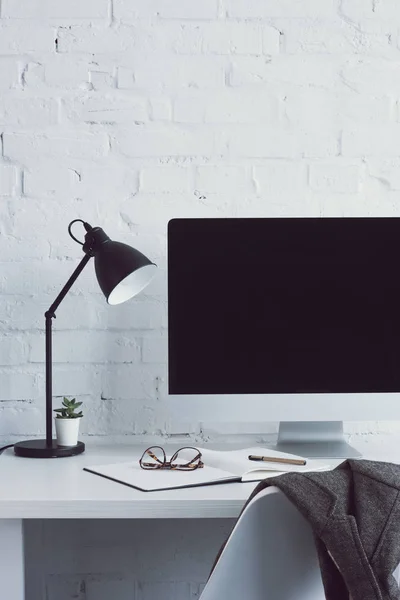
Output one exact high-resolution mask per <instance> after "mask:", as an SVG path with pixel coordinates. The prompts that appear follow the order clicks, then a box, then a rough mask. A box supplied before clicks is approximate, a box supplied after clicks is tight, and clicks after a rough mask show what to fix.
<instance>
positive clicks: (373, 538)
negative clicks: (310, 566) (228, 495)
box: [248, 460, 400, 600]
mask: <svg viewBox="0 0 400 600" xmlns="http://www.w3.org/2000/svg"><path fill="white" fill-rule="evenodd" d="M271 485H274V486H277V487H278V488H280V489H281V490H282V492H284V494H285V495H286V496H287V498H289V500H290V501H291V502H293V504H294V505H295V506H296V507H297V508H298V510H299V511H300V512H301V513H302V514H303V516H304V517H305V518H306V519H307V520H308V522H309V523H310V525H311V527H312V529H313V532H314V536H315V540H316V546H317V550H318V556H319V562H320V567H321V575H322V580H323V584H324V588H325V595H326V598H327V599H328V600H347V599H349V598H351V600H400V591H399V588H398V585H397V582H396V580H395V578H394V577H393V575H392V573H393V571H394V570H395V568H396V567H397V565H398V564H399V562H400V493H399V492H400V466H399V465H394V464H391V463H383V462H375V461H368V460H347V461H345V462H344V463H342V464H341V465H340V466H339V467H337V468H336V469H334V470H333V471H325V472H314V473H287V474H285V475H281V476H279V477H273V478H271V479H265V480H264V481H262V482H261V483H260V484H259V485H258V486H257V487H256V489H255V490H254V492H253V494H252V495H251V497H250V498H249V500H248V502H249V501H250V500H251V499H252V498H253V497H254V496H255V495H256V494H258V493H259V492H260V491H261V490H263V489H264V488H265V487H267V486H271Z"/></svg>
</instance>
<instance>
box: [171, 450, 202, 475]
mask: <svg viewBox="0 0 400 600" xmlns="http://www.w3.org/2000/svg"><path fill="white" fill-rule="evenodd" d="M202 466H203V463H202V461H201V452H200V451H199V450H197V448H192V447H191V446H187V447H185V448H181V449H180V450H178V451H177V452H175V454H174V455H173V456H172V458H171V469H177V470H179V471H192V470H193V469H198V468H199V467H202Z"/></svg>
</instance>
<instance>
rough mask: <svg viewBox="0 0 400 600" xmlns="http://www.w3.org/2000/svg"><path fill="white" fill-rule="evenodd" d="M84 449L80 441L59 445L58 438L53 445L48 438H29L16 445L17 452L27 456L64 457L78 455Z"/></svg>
mask: <svg viewBox="0 0 400 600" xmlns="http://www.w3.org/2000/svg"><path fill="white" fill-rule="evenodd" d="M84 451H85V444H84V443H83V442H78V443H77V445H76V446H57V442H56V440H53V443H52V445H51V446H48V445H47V443H46V440H29V441H27V442H18V443H17V444H15V445H14V452H15V454H16V455H17V456H24V457H25V458H63V457H65V456H76V455H77V454H81V453H82V452H84Z"/></svg>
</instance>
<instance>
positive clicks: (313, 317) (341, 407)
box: [168, 218, 400, 458]
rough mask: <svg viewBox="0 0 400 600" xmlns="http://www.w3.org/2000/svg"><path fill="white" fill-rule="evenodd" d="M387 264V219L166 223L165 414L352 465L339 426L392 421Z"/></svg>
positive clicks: (393, 273) (398, 409) (392, 272)
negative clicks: (271, 434)
mask: <svg viewBox="0 0 400 600" xmlns="http://www.w3.org/2000/svg"><path fill="white" fill-rule="evenodd" d="M399 258H400V218H326V219H323V218H257V219H252V218H248V219H244V218H229V219H224V218H221V219H214V218H213V219H173V220H172V221H170V222H169V225H168V314H169V324H168V328H169V342H168V346H169V353H168V356H169V367H168V371H169V394H170V402H171V403H172V405H173V408H175V410H176V409H179V412H180V414H181V415H186V417H187V418H188V419H190V420H193V419H198V420H200V421H204V420H206V419H209V418H210V415H212V419H213V420H216V421H221V420H222V421H228V422H229V421H236V422H237V421H238V422H243V421H251V422H257V421H261V422H265V421H280V428H279V437H278V448H280V449H282V450H285V451H289V452H296V453H298V454H303V455H305V456H337V457H343V458H346V457H350V456H356V455H357V454H358V453H357V452H356V451H355V450H354V449H352V448H351V447H350V446H348V445H347V444H346V443H345V441H344V438H343V427H342V422H343V420H357V421H359V420H390V419H400V277H399Z"/></svg>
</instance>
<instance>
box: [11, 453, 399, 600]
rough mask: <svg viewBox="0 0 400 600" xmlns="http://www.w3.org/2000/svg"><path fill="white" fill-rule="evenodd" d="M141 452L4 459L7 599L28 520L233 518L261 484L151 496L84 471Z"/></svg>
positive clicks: (14, 586)
mask: <svg viewBox="0 0 400 600" xmlns="http://www.w3.org/2000/svg"><path fill="white" fill-rule="evenodd" d="M173 450H174V448H173V447H171V451H173ZM141 451H143V447H142V446H141V447H140V448H139V447H136V448H135V447H134V446H132V445H130V446H128V445H127V446H101V447H94V446H91V445H90V444H88V448H87V451H86V452H85V453H84V454H81V455H79V456H76V457H71V458H64V459H61V458H60V459H42V460H39V459H27V458H20V457H16V456H14V453H13V450H12V449H10V450H6V451H5V452H3V454H1V455H0V481H1V486H0V540H1V544H0V582H1V584H2V585H1V587H2V595H4V592H5V591H6V592H7V593H6V594H5V595H4V597H7V600H24V575H23V573H24V548H23V534H22V522H23V519H35V518H41V519H68V518H74V519H94V518H100V519H101V518H108V519H110V518H115V519H157V518H164V519H165V518H179V519H182V518H188V519H190V518H232V517H237V516H238V515H239V513H240V510H241V509H242V507H243V505H244V503H245V502H246V500H247V498H248V497H249V495H250V493H251V492H252V490H253V489H254V487H255V485H256V484H255V483H246V484H242V483H230V484H224V485H215V486H205V487H198V488H190V489H181V490H169V491H164V492H150V493H146V492H141V491H139V490H135V489H132V488H129V487H127V486H124V485H121V484H118V483H115V482H113V481H109V480H107V479H104V478H102V477H98V476H96V475H93V474H91V473H87V472H85V471H83V467H84V466H89V465H95V464H105V463H112V462H119V461H121V462H123V461H129V460H134V459H135V458H137V459H138V458H139V456H140V453H141ZM380 460H390V459H388V458H380ZM392 460H393V459H392ZM324 462H325V463H326V461H324ZM337 462H340V461H337Z"/></svg>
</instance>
